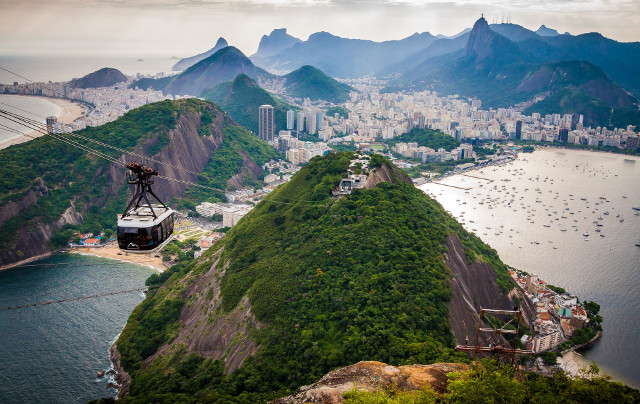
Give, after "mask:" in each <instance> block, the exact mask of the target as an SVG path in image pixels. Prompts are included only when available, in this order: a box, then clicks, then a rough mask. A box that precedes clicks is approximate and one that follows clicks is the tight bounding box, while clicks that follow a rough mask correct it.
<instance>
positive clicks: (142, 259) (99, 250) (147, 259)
mask: <svg viewBox="0 0 640 404" xmlns="http://www.w3.org/2000/svg"><path fill="white" fill-rule="evenodd" d="M70 252H71V253H73V254H89V255H95V256H97V257H103V258H110V259H114V260H118V261H126V262H130V263H132V264H140V265H146V266H148V267H151V268H154V269H156V270H158V271H159V272H164V271H165V270H166V269H167V267H165V266H164V264H163V263H162V257H161V256H160V255H158V254H131V253H124V252H122V251H120V249H119V248H118V246H117V244H116V243H111V244H108V245H106V246H104V247H95V248H94V247H83V248H76V249H73V250H71V251H70Z"/></svg>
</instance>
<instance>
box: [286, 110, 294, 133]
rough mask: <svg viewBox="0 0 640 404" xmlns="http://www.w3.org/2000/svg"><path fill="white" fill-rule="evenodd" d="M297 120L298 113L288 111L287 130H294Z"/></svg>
mask: <svg viewBox="0 0 640 404" xmlns="http://www.w3.org/2000/svg"><path fill="white" fill-rule="evenodd" d="M295 119H296V113H295V112H293V110H288V111H287V130H291V129H293V128H294V124H295V122H294V121H295Z"/></svg>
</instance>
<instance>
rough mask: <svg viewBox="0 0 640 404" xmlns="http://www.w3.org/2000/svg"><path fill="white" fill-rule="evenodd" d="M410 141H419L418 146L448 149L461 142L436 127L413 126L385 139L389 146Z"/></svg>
mask: <svg viewBox="0 0 640 404" xmlns="http://www.w3.org/2000/svg"><path fill="white" fill-rule="evenodd" d="M410 142H415V143H418V146H424V147H430V148H432V149H434V150H438V149H440V148H442V149H445V150H446V151H451V150H453V149H455V148H456V147H458V146H460V142H458V141H457V140H456V139H455V138H454V137H451V136H449V135H447V134H446V133H443V132H441V131H439V130H434V129H419V128H413V129H411V131H409V132H407V133H404V134H402V135H400V136H398V137H395V138H393V139H389V140H387V141H385V143H386V144H387V145H389V146H393V145H395V144H396V143H410Z"/></svg>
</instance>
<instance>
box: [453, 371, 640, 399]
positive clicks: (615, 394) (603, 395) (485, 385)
mask: <svg viewBox="0 0 640 404" xmlns="http://www.w3.org/2000/svg"><path fill="white" fill-rule="evenodd" d="M449 377H450V380H449V384H448V385H447V393H446V394H445V396H444V400H443V401H444V402H446V403H558V402H559V403H576V404H577V403H581V404H582V403H594V404H595V403H632V402H637V401H638V400H640V392H638V390H635V389H632V388H630V387H626V386H624V385H623V384H622V383H617V382H613V381H611V378H610V377H608V376H602V375H600V374H599V369H598V368H597V366H595V365H592V367H591V369H590V370H589V371H588V372H586V374H584V375H583V377H579V378H577V379H570V378H568V377H567V376H566V375H565V374H564V372H558V373H556V374H554V375H553V377H544V376H540V375H537V374H535V373H529V374H526V376H525V378H524V380H523V381H522V382H519V381H517V380H516V379H515V378H514V377H513V368H510V367H507V366H501V365H496V364H495V363H492V362H490V361H483V362H481V365H480V366H475V367H473V368H472V369H471V370H470V371H468V372H465V373H450V374H449Z"/></svg>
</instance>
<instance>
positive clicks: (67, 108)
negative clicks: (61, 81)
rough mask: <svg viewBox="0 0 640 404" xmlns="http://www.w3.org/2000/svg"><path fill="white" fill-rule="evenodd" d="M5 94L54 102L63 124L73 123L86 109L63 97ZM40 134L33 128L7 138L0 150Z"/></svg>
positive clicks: (59, 119)
mask: <svg viewBox="0 0 640 404" xmlns="http://www.w3.org/2000/svg"><path fill="white" fill-rule="evenodd" d="M5 95H11V96H16V97H32V98H39V99H41V100H44V101H47V102H49V103H51V104H54V105H55V106H57V107H58V109H59V112H58V113H57V114H56V117H57V118H58V122H60V123H62V124H65V125H66V124H70V123H73V122H74V121H76V120H77V119H78V118H80V117H82V115H83V114H84V113H85V112H86V111H87V107H86V106H84V105H82V104H80V103H77V102H73V101H70V100H66V99H63V98H54V97H44V96H40V95H24V94H5ZM40 136H44V135H43V134H42V133H40V132H38V131H35V130H33V131H31V132H27V133H26V134H24V135H20V136H16V137H14V138H11V139H9V140H7V141H6V142H2V143H0V150H1V149H6V148H7V147H9V146H13V145H16V144H20V143H25V142H28V141H30V140H33V138H37V137H40Z"/></svg>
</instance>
